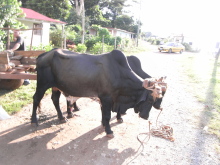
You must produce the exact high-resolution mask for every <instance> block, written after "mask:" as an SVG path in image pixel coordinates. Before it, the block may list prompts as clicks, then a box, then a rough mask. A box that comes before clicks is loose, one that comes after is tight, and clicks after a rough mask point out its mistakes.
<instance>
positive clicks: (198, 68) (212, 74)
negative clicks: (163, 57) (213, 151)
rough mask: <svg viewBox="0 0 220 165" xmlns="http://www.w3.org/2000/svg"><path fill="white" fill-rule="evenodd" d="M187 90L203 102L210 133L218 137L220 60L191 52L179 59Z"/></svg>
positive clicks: (219, 122) (219, 126)
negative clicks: (186, 81)
mask: <svg viewBox="0 0 220 165" xmlns="http://www.w3.org/2000/svg"><path fill="white" fill-rule="evenodd" d="M181 63H182V70H183V72H184V74H185V75H186V77H187V80H188V82H189V86H188V89H189V92H190V93H192V94H193V95H194V96H195V97H196V98H197V99H198V101H200V102H202V103H204V105H205V112H204V116H206V120H207V123H206V124H207V126H208V129H209V132H210V133H213V134H216V135H217V136H218V138H219V139H220V131H219V130H220V61H219V60H218V59H216V58H214V56H213V55H208V54H197V53H192V54H191V56H185V57H184V56H183V58H182V59H181Z"/></svg>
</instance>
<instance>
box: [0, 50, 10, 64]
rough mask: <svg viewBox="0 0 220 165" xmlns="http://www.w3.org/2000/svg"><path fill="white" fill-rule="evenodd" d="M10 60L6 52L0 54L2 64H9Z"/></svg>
mask: <svg viewBox="0 0 220 165" xmlns="http://www.w3.org/2000/svg"><path fill="white" fill-rule="evenodd" d="M8 63H9V58H8V54H7V53H6V52H0V64H8Z"/></svg>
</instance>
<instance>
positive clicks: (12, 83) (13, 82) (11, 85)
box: [0, 79, 24, 90]
mask: <svg viewBox="0 0 220 165" xmlns="http://www.w3.org/2000/svg"><path fill="white" fill-rule="evenodd" d="M23 83H24V79H0V89H6V90H14V89H17V88H19V87H20V86H21V85H22V84H23Z"/></svg>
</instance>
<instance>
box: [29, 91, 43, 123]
mask: <svg viewBox="0 0 220 165" xmlns="http://www.w3.org/2000/svg"><path fill="white" fill-rule="evenodd" d="M46 90H47V89H46V88H45V89H41V90H39V89H38V87H37V89H36V92H35V94H34V96H33V111H32V115H31V124H32V125H35V124H36V126H38V120H37V108H38V107H39V105H40V101H41V99H42V98H43V96H44V93H45V92H46Z"/></svg>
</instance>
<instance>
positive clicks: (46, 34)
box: [20, 20, 50, 46]
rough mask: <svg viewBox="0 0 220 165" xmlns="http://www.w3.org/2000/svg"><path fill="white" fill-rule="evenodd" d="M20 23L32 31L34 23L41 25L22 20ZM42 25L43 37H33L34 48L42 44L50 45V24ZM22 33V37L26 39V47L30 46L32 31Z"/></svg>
mask: <svg viewBox="0 0 220 165" xmlns="http://www.w3.org/2000/svg"><path fill="white" fill-rule="evenodd" d="M20 22H21V23H23V24H25V25H26V26H27V28H28V29H32V28H33V24H34V23H39V22H31V21H25V20H20ZM42 24H43V29H42V35H33V40H32V46H39V45H40V44H41V43H42V44H43V45H48V44H49V34H50V33H49V32H50V24H49V23H42ZM21 33H22V34H21V35H22V36H23V37H24V40H25V44H26V46H30V45H31V36H32V30H26V31H22V32H21Z"/></svg>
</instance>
